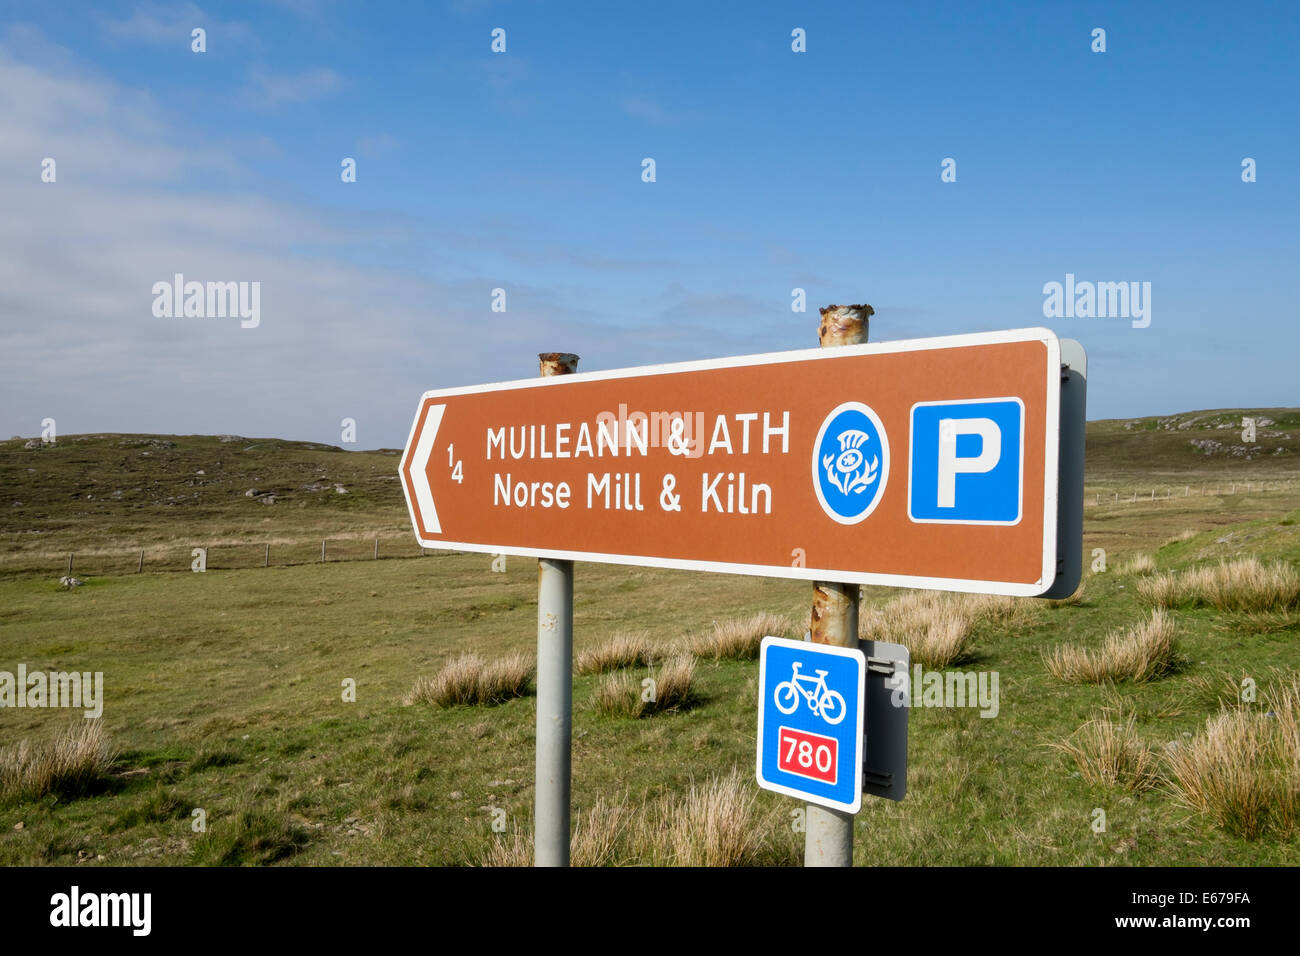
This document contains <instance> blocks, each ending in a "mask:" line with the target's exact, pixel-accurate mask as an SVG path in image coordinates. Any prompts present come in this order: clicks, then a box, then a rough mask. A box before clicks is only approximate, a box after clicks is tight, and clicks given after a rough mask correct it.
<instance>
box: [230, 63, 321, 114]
mask: <svg viewBox="0 0 1300 956" xmlns="http://www.w3.org/2000/svg"><path fill="white" fill-rule="evenodd" d="M343 86H344V81H343V77H341V76H339V74H337V73H335V72H334V71H333V70H331V69H330V68H329V67H324V66H318V67H314V68H312V69H308V70H303V71H302V72H300V73H284V74H278V75H277V74H273V73H267V72H266V71H265V70H263V69H261V68H260V67H254V68H253V69H252V70H250V71H249V82H248V85H247V86H246V87H245V88H244V91H243V95H244V99H245V100H246V101H247V102H249V103H250V104H251V105H255V106H257V107H260V108H263V109H277V108H279V107H281V106H293V105H296V104H299V103H307V102H310V101H311V100H316V99H320V98H321V97H324V96H330V95H331V94H334V93H337V92H338V91H339V90H341V89H343Z"/></svg>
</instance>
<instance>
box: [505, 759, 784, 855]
mask: <svg viewBox="0 0 1300 956" xmlns="http://www.w3.org/2000/svg"><path fill="white" fill-rule="evenodd" d="M758 795H759V791H758V789H757V788H756V787H755V786H754V783H753V780H752V779H750V777H748V776H747V775H744V774H741V773H740V772H739V771H738V770H732V771H731V772H730V773H728V774H725V775H723V776H720V777H713V778H711V779H710V780H708V781H707V782H705V783H704V784H702V785H697V784H696V783H694V782H693V781H692V783H691V784H690V786H689V788H688V789H687V790H686V792H685V793H677V792H668V793H664V794H661V795H660V796H658V797H656V798H653V799H651V800H649V801H646V802H643V803H640V804H638V805H635V806H633V805H631V804H629V803H628V802H627V799H626V797H624V798H621V799H620V800H618V801H617V802H612V803H606V802H603V801H601V800H597V801H596V803H595V804H594V805H593V806H592V807H591V808H590V809H589V810H586V811H579V812H578V814H577V815H576V820H575V825H574V829H573V840H572V843H571V850H570V862H571V863H572V864H573V865H574V866H617V865H621V864H625V863H626V864H632V865H661V866H760V865H772V864H793V863H797V862H798V855H797V847H796V846H795V841H793V840H791V839H789V838H788V836H787V834H788V833H789V825H788V823H787V822H786V820H785V817H784V808H783V807H780V806H772V807H770V808H769V809H767V810H764V809H763V808H761V807H760V805H759V796H758ZM481 862H482V863H483V865H485V866H530V865H532V862H533V840H532V836H531V834H528V833H525V832H522V831H521V830H520V829H519V828H518V827H516V828H514V829H513V831H512V832H511V834H510V835H509V836H505V835H502V836H500V837H497V838H496V839H494V840H493V841H492V844H491V846H490V847H489V848H488V850H487V852H486V853H485V854H484V856H483V858H482V860H481Z"/></svg>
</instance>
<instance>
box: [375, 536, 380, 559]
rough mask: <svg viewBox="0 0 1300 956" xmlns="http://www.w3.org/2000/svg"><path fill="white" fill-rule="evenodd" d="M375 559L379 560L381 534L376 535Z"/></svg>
mask: <svg viewBox="0 0 1300 956" xmlns="http://www.w3.org/2000/svg"><path fill="white" fill-rule="evenodd" d="M375 560H376V561H378V560H379V535H375Z"/></svg>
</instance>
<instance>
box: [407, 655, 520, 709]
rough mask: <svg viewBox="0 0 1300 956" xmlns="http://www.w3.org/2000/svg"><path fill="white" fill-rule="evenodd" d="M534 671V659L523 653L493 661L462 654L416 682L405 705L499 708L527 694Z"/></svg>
mask: <svg viewBox="0 0 1300 956" xmlns="http://www.w3.org/2000/svg"><path fill="white" fill-rule="evenodd" d="M534 668H535V664H534V661H533V658H532V657H531V656H530V655H528V654H524V653H517V654H510V655H508V656H506V657H500V658H497V659H496V660H493V661H485V660H484V659H483V658H481V657H479V655H477V654H474V653H468V654H461V655H460V656H459V657H457V658H454V659H452V660H451V661H449V662H448V663H447V664H446V666H444V667H443V669H442V670H441V671H439V672H438V673H437V674H435V675H434V676H433V677H421V678H420V679H419V680H417V681H416V682H415V686H414V687H413V688H412V689H411V692H410V693H409V694H407V696H406V698H405V700H404V703H406V704H416V703H420V704H433V705H434V706H436V707H454V706H456V705H457V704H469V705H476V704H499V703H502V702H503V701H506V700H509V699H511V698H513V697H522V696H523V695H524V694H525V693H527V691H528V682H529V681H530V680H531V679H532V676H533V670H534Z"/></svg>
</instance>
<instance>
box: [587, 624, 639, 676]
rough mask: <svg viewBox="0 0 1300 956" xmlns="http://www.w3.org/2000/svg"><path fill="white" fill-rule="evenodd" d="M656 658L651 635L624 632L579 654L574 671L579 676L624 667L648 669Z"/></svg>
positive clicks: (602, 672)
mask: <svg viewBox="0 0 1300 956" xmlns="http://www.w3.org/2000/svg"><path fill="white" fill-rule="evenodd" d="M655 658H656V652H655V644H654V641H653V640H652V639H651V637H650V635H649V634H647V633H645V632H644V631H638V632H635V633H628V632H623V633H619V634H615V635H614V636H613V637H611V638H610V639H609V640H607V641H605V643H603V644H599V645H597V646H596V647H590V648H587V649H586V650H584V651H582V652H581V653H579V654H578V657H577V659H576V660H575V661H574V665H573V669H574V671H575V672H576V673H578V674H604V673H607V672H609V671H615V670H618V669H620V668H623V667H648V666H649V665H651V664H653V663H654V662H655Z"/></svg>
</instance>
